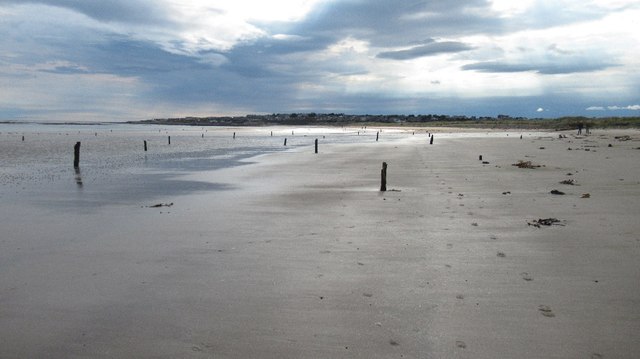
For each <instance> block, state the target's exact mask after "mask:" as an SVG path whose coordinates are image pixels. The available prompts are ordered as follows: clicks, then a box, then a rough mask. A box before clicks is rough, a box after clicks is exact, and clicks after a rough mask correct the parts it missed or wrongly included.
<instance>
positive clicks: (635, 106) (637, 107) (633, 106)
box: [607, 105, 640, 111]
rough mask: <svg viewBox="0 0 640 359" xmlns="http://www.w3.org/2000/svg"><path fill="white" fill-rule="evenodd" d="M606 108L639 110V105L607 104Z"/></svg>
mask: <svg viewBox="0 0 640 359" xmlns="http://www.w3.org/2000/svg"><path fill="white" fill-rule="evenodd" d="M607 109H609V110H611V111H623V110H629V111H640V105H629V106H608V107H607Z"/></svg>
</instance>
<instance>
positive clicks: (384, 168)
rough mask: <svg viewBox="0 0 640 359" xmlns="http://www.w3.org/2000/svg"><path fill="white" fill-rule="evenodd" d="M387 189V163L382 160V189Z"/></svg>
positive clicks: (382, 190)
mask: <svg viewBox="0 0 640 359" xmlns="http://www.w3.org/2000/svg"><path fill="white" fill-rule="evenodd" d="M386 190H387V163H386V162H382V171H380V191H381V192H384V191H386Z"/></svg>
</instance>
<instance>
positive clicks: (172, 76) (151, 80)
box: [0, 0, 640, 121]
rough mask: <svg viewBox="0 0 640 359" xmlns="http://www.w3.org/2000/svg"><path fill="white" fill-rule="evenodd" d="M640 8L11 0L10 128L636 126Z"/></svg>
mask: <svg viewBox="0 0 640 359" xmlns="http://www.w3.org/2000/svg"><path fill="white" fill-rule="evenodd" d="M638 19H640V1H638V0H518V1H515V0H493V1H491V0H457V1H444V0H271V1H264V0H233V1H229V0H224V1H223V0H111V1H98V0H95V1H94V0H0V33H1V34H2V36H0V120H16V119H26V120H40V121H42V120H71V121H113V120H116V121H118V120H136V119H148V118H155V117H172V116H189V115H193V116H204V115H229V114H247V113H273V112H287V113H288V112H344V113H361V114H390V113H403V114H418V113H422V114H430V113H434V114H450V115H453V114H461V115H477V116H485V115H491V116H495V115H497V114H509V115H512V116H526V117H556V116H564V115H585V116H629V115H636V116H640V26H639V25H638V21H639V20H638Z"/></svg>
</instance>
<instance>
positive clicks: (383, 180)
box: [22, 131, 482, 192]
mask: <svg viewBox="0 0 640 359" xmlns="http://www.w3.org/2000/svg"><path fill="white" fill-rule="evenodd" d="M291 134H292V135H293V131H292V132H291ZM414 134H415V132H414ZM379 135H380V132H376V142H377V141H378V138H379ZM202 136H203V137H204V134H203V135H202ZM271 136H273V131H272V132H271ZM233 138H234V139H235V138H236V133H235V132H234V133H233ZM429 138H430V139H429V144H430V145H433V134H431V133H430V134H429ZM22 140H23V141H24V136H22ZM167 142H168V143H169V144H171V136H167ZM284 145H285V146H286V145H287V138H286V137H285V139H284ZM314 148H315V153H318V139H317V138H316V139H315V142H314ZM144 151H145V152H147V140H144ZM479 159H480V161H482V155H480V158H479ZM73 167H74V168H76V169H77V168H79V167H80V142H76V144H75V145H74V146H73ZM386 190H387V163H386V162H382V170H381V171H380V191H381V192H384V191H386Z"/></svg>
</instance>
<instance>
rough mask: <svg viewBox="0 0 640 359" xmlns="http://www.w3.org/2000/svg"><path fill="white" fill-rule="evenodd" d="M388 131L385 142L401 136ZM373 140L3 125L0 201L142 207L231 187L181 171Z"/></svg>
mask: <svg viewBox="0 0 640 359" xmlns="http://www.w3.org/2000/svg"><path fill="white" fill-rule="evenodd" d="M385 132H388V133H385V135H384V136H385V137H384V138H385V140H393V139H394V138H399V137H400V136H406V133H405V132H402V131H385ZM234 133H235V138H234ZM23 136H24V140H23ZM169 136H170V139H171V143H169ZM375 136H376V130H368V131H364V130H362V129H361V130H360V131H358V130H353V129H349V130H346V129H342V128H285V127H260V128H220V127H190V126H157V125H129V124H99V125H98V124H97V125H49V124H0V198H4V199H9V200H11V201H12V202H15V201H29V202H31V203H36V204H40V205H46V206H57V207H62V208H66V209H68V210H73V209H75V210H80V211H85V210H87V209H89V208H94V207H97V206H100V205H106V204H133V203H135V204H139V203H147V202H150V201H153V200H155V199H157V198H159V197H161V196H165V197H166V196H169V195H180V194H187V193H192V192H197V191H212V190H225V189H229V188H231V187H230V186H229V185H227V184H220V183H208V182H196V181H187V180H184V179H178V177H179V176H180V175H183V174H187V173H192V172H197V171H211V170H216V169H220V168H225V167H232V166H241V165H245V164H247V163H250V160H248V159H249V158H251V157H253V156H256V155H260V154H264V153H270V152H278V151H285V150H292V149H296V148H301V147H304V146H309V147H310V149H309V150H311V151H312V150H313V149H312V148H311V147H312V146H313V143H314V140H315V139H316V138H318V140H319V142H320V146H321V145H322V144H327V143H353V142H357V141H366V142H370V141H375ZM285 138H286V139H287V146H286V147H285V146H284V139H285ZM144 141H147V151H146V152H145V151H144V148H143V147H144V145H143V144H144ZM76 142H81V148H80V167H79V168H78V169H74V167H73V147H74V144H75V143H76Z"/></svg>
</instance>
